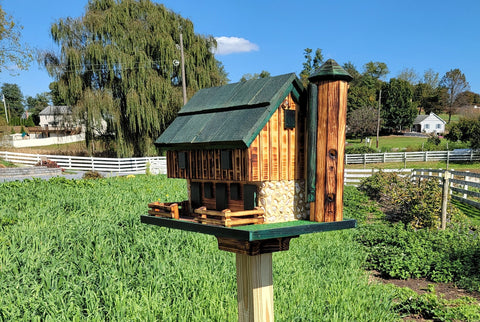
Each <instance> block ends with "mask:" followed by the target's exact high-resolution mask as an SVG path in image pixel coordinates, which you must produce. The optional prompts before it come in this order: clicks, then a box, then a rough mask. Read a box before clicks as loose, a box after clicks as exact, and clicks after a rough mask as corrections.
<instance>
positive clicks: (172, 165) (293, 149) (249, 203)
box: [155, 60, 351, 226]
mask: <svg viewBox="0 0 480 322" xmlns="http://www.w3.org/2000/svg"><path fill="white" fill-rule="evenodd" d="M322 67H323V69H322V68H321V69H320V70H319V71H317V72H316V74H314V75H313V76H312V77H311V79H313V80H314V81H318V82H319V83H318V84H319V85H318V88H317V86H314V85H313V86H311V87H312V88H313V90H311V91H307V90H306V89H305V88H304V86H303V85H302V84H301V82H300V81H299V80H298V78H297V77H296V76H295V74H293V73H292V74H285V75H280V76H276V77H269V78H262V79H255V80H249V81H246V82H240V83H235V84H228V85H225V86H220V87H214V88H207V89H202V90H200V91H198V92H197V93H196V94H195V95H194V96H193V97H192V98H191V100H190V101H189V102H188V103H187V104H186V105H185V106H184V107H183V108H182V109H181V110H180V111H179V113H178V117H177V118H176V119H175V120H174V122H173V123H172V124H171V125H170V126H169V127H168V128H167V129H166V130H165V132H164V133H163V134H162V135H161V136H160V137H159V138H158V139H157V140H156V142H155V143H156V144H157V145H158V146H159V147H161V148H164V149H166V150H167V175H168V177H170V178H183V179H187V182H188V190H189V191H188V193H189V208H190V209H192V210H193V212H194V213H195V214H196V216H197V219H198V220H199V221H200V222H204V223H211V220H210V219H212V218H213V219H215V218H217V217H220V218H222V219H220V221H221V222H220V224H222V225H226V226H230V225H231V226H233V225H237V224H239V225H240V224H244V223H261V222H263V221H265V222H278V221H291V220H296V219H308V218H309V217H312V216H314V215H312V210H313V209H312V207H311V206H312V201H313V200H315V196H313V197H310V198H309V196H308V195H309V193H310V194H311V193H315V186H316V184H318V182H320V184H322V185H324V184H325V182H326V181H327V180H328V179H326V176H327V173H326V172H325V171H323V172H322V175H321V176H322V179H320V180H317V181H315V179H313V180H308V179H307V178H308V177H309V168H312V169H313V171H314V172H315V169H316V166H317V161H315V160H316V159H315V158H314V159H312V160H313V161H312V162H313V163H314V164H312V166H309V162H308V161H307V159H309V158H307V149H308V147H309V146H312V145H313V149H315V146H314V145H315V144H316V143H315V142H316V141H317V137H318V140H319V141H321V142H323V143H322V144H323V146H322V149H323V150H324V153H323V154H327V150H326V149H327V145H328V143H327V137H328V135H327V133H323V134H322V135H317V128H322V129H323V130H325V129H326V118H327V115H326V114H325V113H327V110H328V108H326V106H325V108H324V110H325V113H320V112H318V113H317V106H316V105H317V101H319V100H321V101H322V102H324V103H325V104H327V103H328V102H327V99H326V97H325V99H323V100H322V99H321V97H322V96H321V95H322V94H320V93H321V92H322V90H321V89H320V87H321V86H323V87H324V88H325V90H324V91H326V90H328V89H329V90H330V91H331V92H333V93H334V94H330V95H333V96H334V97H333V99H332V100H330V101H332V102H336V103H337V104H336V105H344V107H343V108H342V109H341V111H340V112H339V111H338V108H337V109H336V112H335V113H336V115H334V116H335V117H336V118H338V115H339V114H340V115H343V114H345V113H346V90H347V87H348V83H347V82H348V81H349V80H350V79H351V77H350V75H348V74H347V73H346V72H345V71H344V70H343V69H342V68H341V67H340V66H338V65H337V64H336V63H335V62H334V61H333V60H332V61H329V62H328V64H327V63H326V64H324V65H323V66H322ZM325 76H326V77H327V78H330V79H331V80H329V81H327V80H324V77H325ZM329 86H330V87H329ZM309 87H310V86H309ZM317 93H318V97H317ZM323 95H325V93H324V94H323ZM335 95H336V96H335ZM340 96H342V98H338V97H340ZM343 96H345V97H343ZM308 102H310V103H311V104H310V105H311V106H312V108H310V109H309V108H308V106H307V105H308ZM339 102H340V104H338V103H339ZM309 113H310V114H311V113H313V115H314V120H313V119H311V118H310V117H309ZM330 113H332V111H330ZM335 113H333V114H335ZM317 114H318V115H319V116H318V117H317ZM318 121H320V123H319V124H320V125H317V123H318ZM335 122H336V121H335ZM341 123H342V122H340V123H339V124H338V126H336V128H339V129H340V132H341V134H340V135H341V136H343V142H344V136H345V125H343V126H342V124H341ZM343 123H344V122H343ZM309 128H313V132H311V133H309V131H308V129H309ZM342 129H343V132H342ZM336 135H337V133H335V138H333V137H332V139H331V142H332V143H333V145H334V146H335V152H332V151H333V150H332V151H330V153H331V154H334V156H331V159H334V160H335V159H339V160H342V162H338V165H337V163H336V162H335V167H334V166H333V164H332V165H331V168H332V169H334V170H335V171H334V172H335V175H334V177H332V178H333V181H335V182H336V181H337V180H339V179H340V177H337V174H338V171H337V170H341V175H342V181H340V182H342V184H341V186H342V187H343V146H342V147H341V149H338V152H337V150H336V149H337V148H338V146H337V144H338V143H339V142H340V144H341V143H342V139H337V136H336ZM309 136H310V138H309ZM340 150H341V151H340ZM320 164H321V165H322V163H320ZM325 165H326V163H325V162H324V163H323V166H325ZM337 167H338V168H339V169H337ZM311 177H312V176H310V178H311ZM313 177H315V174H314V175H313ZM309 187H311V188H310V189H309ZM312 191H313V192H312ZM342 192H343V190H342ZM334 194H335V193H333V194H332V195H334ZM329 198H330V197H328V198H326V199H325V198H323V197H322V200H323V201H325V200H327V199H328V200H329V201H330V202H333V208H335V207H336V206H335V205H337V204H338V203H339V202H343V200H342V197H341V196H340V197H338V198H333V199H332V198H330V199H329ZM317 200H318V198H317ZM323 201H322V202H323ZM325 203H327V201H325ZM322 208H323V207H322ZM225 213H228V214H229V215H228V216H227V219H229V220H227V221H229V222H226V221H225V216H221V214H225ZM230 214H231V219H230ZM244 215H245V216H244ZM332 216H333V215H332ZM326 217H327V216H326V215H324V216H323V219H324V221H334V220H335V218H334V217H332V218H330V219H328V218H326ZM213 219H212V220H213ZM337 219H338V218H337ZM319 221H321V220H319Z"/></svg>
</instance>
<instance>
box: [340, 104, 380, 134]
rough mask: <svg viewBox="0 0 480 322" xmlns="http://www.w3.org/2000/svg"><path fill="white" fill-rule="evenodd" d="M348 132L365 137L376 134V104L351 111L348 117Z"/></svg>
mask: <svg viewBox="0 0 480 322" xmlns="http://www.w3.org/2000/svg"><path fill="white" fill-rule="evenodd" d="M347 129H348V133H349V134H352V135H353V136H356V137H360V142H362V141H363V138H365V137H366V136H369V135H374V134H375V131H376V130H377V109H376V108H375V107H374V106H366V107H361V108H358V109H356V110H353V111H351V112H350V113H349V114H348V118H347Z"/></svg>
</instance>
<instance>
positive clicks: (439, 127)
mask: <svg viewBox="0 0 480 322" xmlns="http://www.w3.org/2000/svg"><path fill="white" fill-rule="evenodd" d="M445 124H447V122H445V121H444V120H443V119H442V118H441V117H440V116H438V115H437V114H435V113H430V114H429V115H418V116H417V117H416V118H415V120H414V121H413V127H412V132H420V133H435V134H437V135H438V134H441V133H443V132H445Z"/></svg>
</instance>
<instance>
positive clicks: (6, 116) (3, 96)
mask: <svg viewBox="0 0 480 322" xmlns="http://www.w3.org/2000/svg"><path fill="white" fill-rule="evenodd" d="M2 101H3V107H4V108H5V118H6V119H7V124H8V113H7V103H6V102H5V95H3V94H2Z"/></svg>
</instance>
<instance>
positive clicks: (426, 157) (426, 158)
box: [424, 151, 428, 162]
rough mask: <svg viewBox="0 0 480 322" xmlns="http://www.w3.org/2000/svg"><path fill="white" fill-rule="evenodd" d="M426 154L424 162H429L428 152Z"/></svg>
mask: <svg viewBox="0 0 480 322" xmlns="http://www.w3.org/2000/svg"><path fill="white" fill-rule="evenodd" d="M424 153H425V159H424V160H425V162H427V161H428V151H425V152H424Z"/></svg>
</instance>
